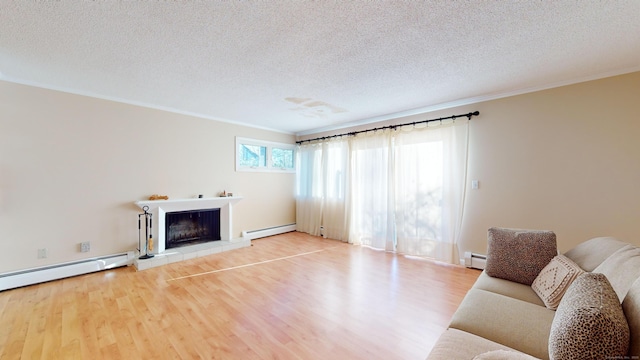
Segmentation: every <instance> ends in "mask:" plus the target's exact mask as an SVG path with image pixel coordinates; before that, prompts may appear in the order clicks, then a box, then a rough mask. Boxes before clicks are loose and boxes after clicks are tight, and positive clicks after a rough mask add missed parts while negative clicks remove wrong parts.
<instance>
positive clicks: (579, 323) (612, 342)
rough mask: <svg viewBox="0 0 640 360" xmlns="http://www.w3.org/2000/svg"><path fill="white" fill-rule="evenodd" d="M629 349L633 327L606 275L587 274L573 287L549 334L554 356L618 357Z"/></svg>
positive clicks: (551, 350) (555, 357)
mask: <svg viewBox="0 0 640 360" xmlns="http://www.w3.org/2000/svg"><path fill="white" fill-rule="evenodd" d="M628 348H629V326H628V325H627V320H626V318H625V316H624V313H623V311H622V306H621V305H620V302H619V300H618V296H617V295H616V293H615V291H614V290H613V288H612V287H611V284H609V281H608V280H607V278H606V276H604V275H603V274H597V273H584V274H582V275H580V276H578V278H577V279H576V280H575V281H574V282H573V284H571V286H569V289H568V290H567V292H566V294H565V295H564V297H563V298H562V301H561V302H560V306H558V311H557V312H556V316H555V318H554V320H553V324H552V326H551V332H550V334H549V358H551V359H607V358H608V359H617V358H620V359H621V358H623V357H624V356H625V355H626V354H627V350H628Z"/></svg>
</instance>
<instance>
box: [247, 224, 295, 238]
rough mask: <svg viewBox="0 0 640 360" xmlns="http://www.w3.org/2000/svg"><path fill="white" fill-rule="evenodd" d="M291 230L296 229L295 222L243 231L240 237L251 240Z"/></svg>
mask: <svg viewBox="0 0 640 360" xmlns="http://www.w3.org/2000/svg"><path fill="white" fill-rule="evenodd" d="M292 231H296V224H289V225H280V226H273V227H269V228H264V229H259V230H250V231H243V232H242V237H243V238H245V239H249V240H253V239H259V238H263V237H267V236H273V235H278V234H284V233H288V232H292Z"/></svg>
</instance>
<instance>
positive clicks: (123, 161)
mask: <svg viewBox="0 0 640 360" xmlns="http://www.w3.org/2000/svg"><path fill="white" fill-rule="evenodd" d="M236 136H241V137H248V138H256V139H263V140H268V141H276V142H284V143H292V142H293V140H294V137H293V136H292V135H288V134H282V133H277V132H270V131H265V130H260V129H255V128H249V127H243V126H238V125H233V124H228V123H222V122H216V121H212V120H206V119H200V118H195V117H191V116H185V115H179V114H175V113H169V112H165V111H159V110H153V109H148V108H143V107H138V106H133V105H127V104H122V103H117V102H112V101H106V100H100V99H94V98H89V97H83V96H78V95H72V94H67V93H63V92H58V91H51V90H45V89H40V88H35V87H29V86H24V85H18V84H13V83H8V82H4V81H0V244H2V252H0V273H2V272H7V271H13V270H19V269H25V268H31V267H36V266H44V265H49V264H57V263H61V262H67V261H73V260H78V259H82V258H87V257H95V256H100V255H108V254H114V253H120V252H123V251H128V250H133V249H135V248H136V247H137V243H138V229H137V217H138V216H137V214H138V213H139V212H140V209H139V208H138V207H137V206H135V205H134V204H133V203H134V201H137V200H144V199H146V198H148V196H149V195H151V194H156V193H157V194H165V195H168V196H170V198H172V199H177V198H189V197H193V196H194V195H196V194H200V193H201V194H204V195H205V196H215V195H216V194H217V193H218V192H219V191H222V190H226V191H232V192H234V193H235V194H236V195H241V196H243V197H244V199H243V200H242V201H240V202H239V203H238V204H237V205H236V206H235V207H234V214H233V220H234V229H233V232H232V235H233V236H234V237H240V234H241V232H242V231H243V230H255V229H261V228H265V227H271V226H277V225H285V224H291V223H294V222H295V200H294V181H295V175H293V174H273V173H247V172H235V168H234V164H235V162H234V161H235V160H234V147H235V137H236ZM83 241H91V252H90V253H88V254H87V253H80V252H79V243H80V242H83ZM39 248H47V249H48V250H49V257H48V258H47V259H37V249H39Z"/></svg>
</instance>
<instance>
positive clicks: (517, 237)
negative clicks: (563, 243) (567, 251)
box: [484, 227, 558, 285]
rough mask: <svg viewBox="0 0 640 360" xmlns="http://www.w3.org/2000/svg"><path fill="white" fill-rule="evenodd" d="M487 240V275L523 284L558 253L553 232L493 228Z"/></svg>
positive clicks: (530, 281) (532, 278)
mask: <svg viewBox="0 0 640 360" xmlns="http://www.w3.org/2000/svg"><path fill="white" fill-rule="evenodd" d="M487 242H488V244H487V262H486V265H485V268H484V271H485V272H486V273H487V275H489V276H493V277H497V278H500V279H505V280H510V281H515V282H518V283H521V284H525V285H531V284H532V283H533V280H535V278H536V276H538V274H539V273H540V270H542V269H543V268H544V267H545V266H546V265H547V264H548V263H549V262H550V261H551V259H553V257H554V256H556V255H557V254H558V248H557V244H556V234H555V233H554V232H553V231H547V230H522V229H508V228H497V227H492V228H490V229H489V233H488V237H487Z"/></svg>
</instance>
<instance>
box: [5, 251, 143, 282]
mask: <svg viewBox="0 0 640 360" xmlns="http://www.w3.org/2000/svg"><path fill="white" fill-rule="evenodd" d="M134 257H135V256H134V253H133V251H129V252H126V253H122V254H114V255H107V256H102V257H97V258H91V259H84V260H78V261H72V262H68V263H62V264H56V265H49V266H43V267H38V268H32V269H26V270H20V271H14V272H9V273H4V274H0V291H3V290H7V289H14V288H17V287H21V286H27V285H33V284H38V283H42V282H47V281H51V280H58V279H63V278H67V277H71V276H76V275H83V274H88V273H92V272H96V271H101V270H108V269H113V268H116V267H120V266H126V265H131V264H132V262H133V258H134Z"/></svg>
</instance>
